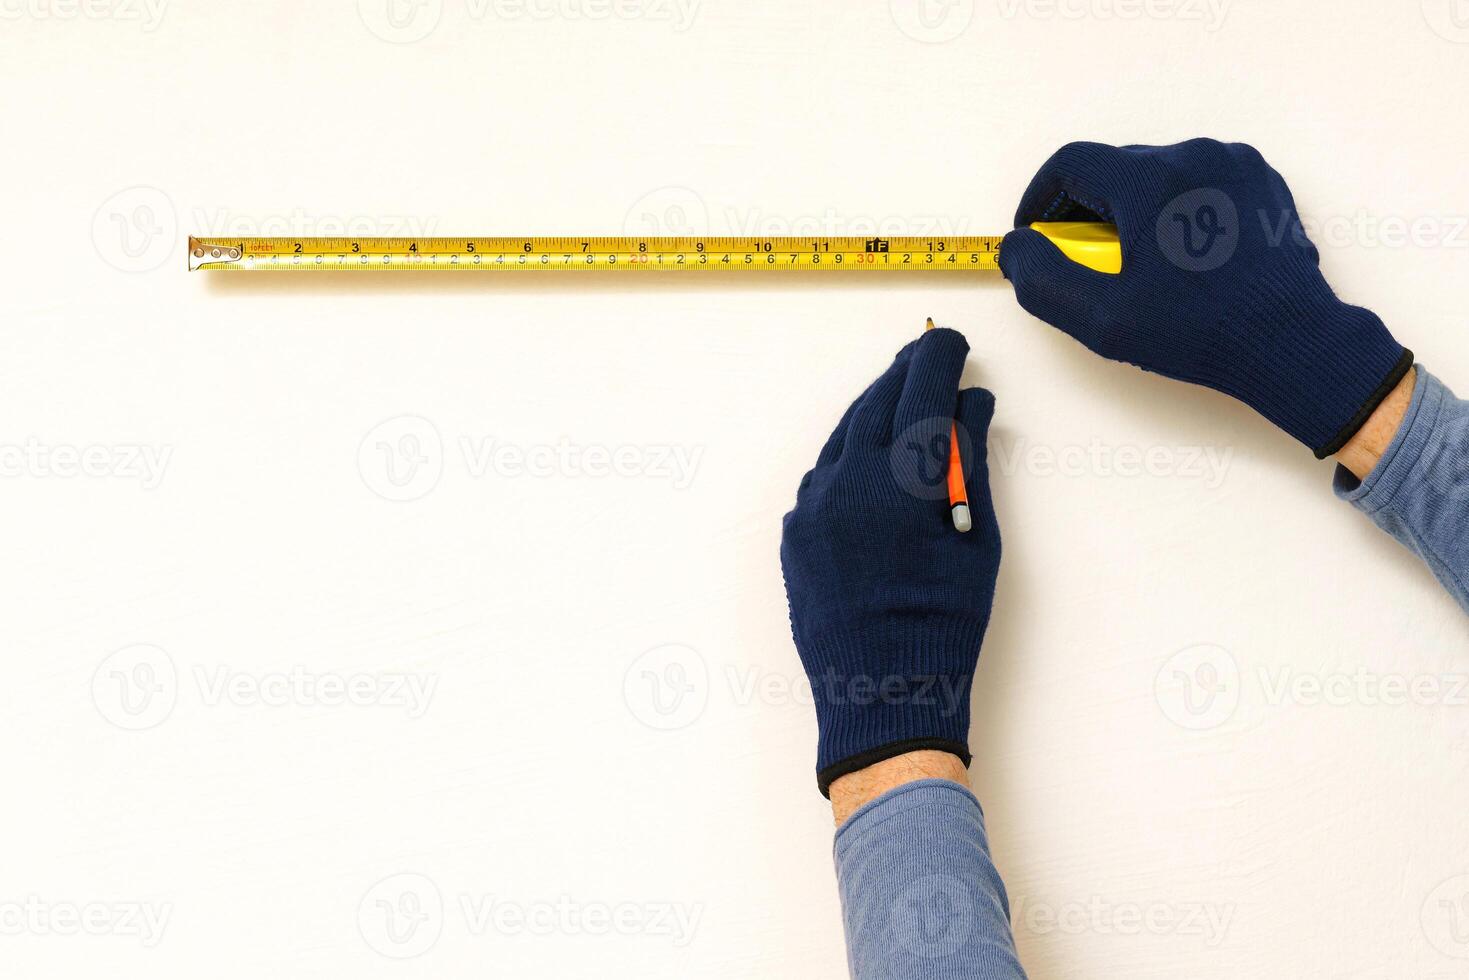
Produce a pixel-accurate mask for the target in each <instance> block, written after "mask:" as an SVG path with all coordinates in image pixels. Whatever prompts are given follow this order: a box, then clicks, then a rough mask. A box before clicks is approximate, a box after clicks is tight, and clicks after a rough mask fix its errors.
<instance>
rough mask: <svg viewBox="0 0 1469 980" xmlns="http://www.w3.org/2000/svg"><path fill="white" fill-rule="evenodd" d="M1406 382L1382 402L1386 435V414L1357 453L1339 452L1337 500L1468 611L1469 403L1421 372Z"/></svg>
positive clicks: (1366, 428) (1366, 431)
mask: <svg viewBox="0 0 1469 980" xmlns="http://www.w3.org/2000/svg"><path fill="white" fill-rule="evenodd" d="M1409 380H1410V379H1404V381H1405V383H1406V382H1408V381H1409ZM1411 381H1412V385H1411V389H1410V390H1404V386H1403V385H1400V386H1399V389H1400V390H1398V391H1395V392H1394V393H1393V395H1392V396H1390V397H1389V399H1388V401H1387V402H1384V405H1383V409H1387V410H1389V412H1390V411H1391V410H1392V409H1391V406H1390V404H1389V403H1392V404H1395V405H1398V406H1400V409H1399V412H1400V415H1399V420H1398V421H1397V423H1396V424H1395V425H1391V426H1390V428H1389V429H1388V431H1391V433H1392V434H1391V437H1390V438H1386V439H1384V431H1383V426H1384V425H1387V424H1388V423H1390V421H1391V415H1390V414H1389V415H1387V416H1384V418H1383V419H1378V420H1377V421H1378V422H1380V423H1382V424H1381V425H1378V426H1375V427H1374V426H1373V423H1372V421H1371V420H1369V423H1368V425H1367V426H1364V427H1363V429H1364V432H1363V433H1359V436H1360V437H1361V439H1360V440H1358V439H1354V440H1353V442H1360V443H1361V444H1360V445H1359V446H1358V447H1357V449H1358V450H1360V452H1353V451H1352V450H1353V447H1352V446H1351V445H1350V444H1349V445H1348V446H1347V447H1345V448H1344V449H1343V451H1342V454H1341V455H1340V456H1339V457H1338V460H1339V462H1341V463H1342V466H1341V468H1339V469H1338V470H1337V472H1336V480H1335V490H1336V494H1337V496H1339V497H1341V498H1342V499H1343V500H1346V501H1348V502H1350V503H1351V504H1352V505H1353V506H1354V507H1356V508H1357V509H1358V510H1360V511H1362V512H1363V513H1365V514H1366V515H1367V516H1368V517H1370V518H1372V520H1373V522H1374V523H1376V524H1377V526H1378V527H1380V528H1382V529H1383V530H1384V531H1386V532H1387V533H1389V534H1391V535H1392V536H1393V537H1395V538H1397V539H1398V540H1399V541H1401V542H1402V543H1403V544H1405V545H1407V546H1408V547H1409V548H1411V549H1412V550H1413V551H1414V552H1415V553H1416V554H1417V555H1418V556H1419V557H1421V558H1422V559H1423V560H1424V562H1425V563H1426V564H1427V565H1428V566H1429V568H1430V569H1432V571H1433V574H1434V575H1435V576H1437V577H1438V580H1439V581H1440V582H1442V583H1443V585H1444V587H1445V588H1446V589H1448V591H1449V592H1450V594H1452V595H1453V597H1454V598H1455V599H1456V600H1457V601H1458V603H1459V605H1460V606H1462V607H1463V608H1464V609H1465V611H1466V612H1469V402H1465V401H1462V400H1460V399H1458V398H1455V397H1454V393H1453V392H1452V391H1450V390H1449V389H1448V388H1447V387H1445V386H1444V384H1443V383H1442V382H1441V381H1439V380H1438V379H1437V378H1435V377H1433V376H1432V375H1431V374H1429V373H1428V372H1426V371H1424V370H1423V368H1422V367H1421V366H1420V367H1418V368H1416V369H1415V375H1414V376H1411ZM1381 412H1382V409H1380V410H1379V413H1378V414H1380V413H1381ZM1374 419H1376V415H1374ZM1369 430H1371V431H1369ZM1384 442H1385V445H1384V444H1383V443H1384Z"/></svg>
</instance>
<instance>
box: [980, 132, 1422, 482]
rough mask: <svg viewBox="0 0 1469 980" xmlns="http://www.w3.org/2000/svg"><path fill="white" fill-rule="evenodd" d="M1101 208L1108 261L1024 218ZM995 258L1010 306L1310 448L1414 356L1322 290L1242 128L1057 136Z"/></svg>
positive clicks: (1339, 434) (1325, 450)
mask: <svg viewBox="0 0 1469 980" xmlns="http://www.w3.org/2000/svg"><path fill="white" fill-rule="evenodd" d="M1098 220H1101V221H1108V222H1112V223H1113V224H1115V225H1117V228H1118V232H1119V235H1120V237H1121V241H1122V272H1121V273H1120V274H1117V275H1108V274H1106V273H1101V272H1095V271H1093V270H1091V269H1088V268H1086V267H1084V266H1081V265H1079V264H1077V263H1075V262H1072V261H1069V260H1068V259H1066V258H1065V257H1064V256H1063V255H1062V254H1061V252H1060V250H1059V249H1057V248H1056V246H1055V245H1053V244H1052V243H1051V242H1050V241H1048V240H1047V239H1046V238H1045V237H1044V236H1042V235H1040V234H1039V233H1037V232H1035V231H1031V230H1029V229H1027V228H1025V226H1026V225H1028V224H1030V223H1031V222H1032V221H1098ZM1015 224H1016V227H1017V229H1018V230H1016V231H1012V232H1011V233H1010V234H1008V235H1006V236H1005V241H1004V244H1003V245H1002V246H1001V248H1000V268H1001V270H1002V271H1003V272H1004V274H1005V278H1007V279H1009V280H1010V281H1011V282H1012V283H1013V284H1014V286H1015V295H1016V298H1017V299H1019V301H1020V305H1021V306H1023V307H1025V309H1027V310H1028V311H1030V312H1031V313H1033V314H1034V315H1035V316H1037V317H1040V318H1041V319H1042V320H1045V321H1046V322H1048V323H1050V324H1052V325H1053V326H1056V327H1059V328H1060V329H1062V330H1064V331H1065V332H1066V333H1069V334H1070V335H1071V336H1073V337H1075V338H1076V339H1077V340H1079V341H1081V342H1082V343H1083V344H1085V345H1086V346H1087V347H1090V348H1091V349H1092V350H1093V351H1095V352H1097V353H1098V354H1101V355H1102V356H1103V357H1109V358H1112V359H1114V360H1119V361H1126V362H1128V363H1130V364H1136V365H1137V366H1138V367H1141V368H1143V369H1145V370H1148V371H1156V372H1157V373H1159V374H1163V375H1167V376H1168V377H1170V378H1176V379H1178V380H1180V381H1191V382H1193V383H1194V384H1201V385H1205V386H1206V387H1209V388H1214V389H1216V390H1218V391H1222V392H1224V393H1225V394H1227V395H1232V396H1234V397H1235V398H1238V399H1239V400H1240V401H1243V402H1244V403H1245V404H1247V405H1249V406H1250V407H1252V408H1254V409H1255V411H1257V412H1259V413H1260V414H1261V415H1263V416H1265V417H1266V418H1267V419H1269V420H1270V421H1271V422H1274V423H1275V424H1276V425H1278V426H1279V427H1280V428H1282V429H1284V430H1285V431H1286V432H1289V433H1290V434H1291V435H1293V436H1295V437H1296V438H1297V439H1299V440H1300V441H1301V442H1303V443H1305V444H1306V445H1307V446H1309V447H1310V448H1311V449H1312V450H1314V451H1315V453H1316V456H1317V458H1318V459H1321V458H1324V457H1326V456H1329V455H1331V454H1332V453H1335V452H1337V451H1338V450H1339V449H1341V447H1342V446H1343V445H1344V444H1345V443H1346V442H1347V440H1348V439H1350V438H1351V437H1352V436H1353V435H1354V434H1355V433H1356V431H1357V430H1358V429H1359V428H1361V426H1362V423H1363V422H1365V421H1366V420H1367V417H1368V416H1369V415H1371V414H1372V412H1373V410H1374V409H1375V408H1376V407H1377V405H1378V404H1379V403H1380V402H1381V401H1382V399H1383V398H1385V397H1386V396H1387V394H1388V393H1389V392H1390V391H1392V389H1393V386H1395V385H1396V384H1397V383H1398V381H1400V380H1401V379H1402V377H1403V375H1404V374H1406V373H1407V371H1408V369H1409V368H1410V367H1412V365H1413V355H1412V352H1411V351H1407V350H1405V349H1403V347H1402V345H1401V344H1399V343H1398V342H1397V341H1396V340H1394V339H1393V337H1392V334H1390V333H1388V330H1387V328H1386V327H1385V326H1383V323H1382V321H1381V320H1380V319H1378V317H1377V315H1376V314H1375V313H1372V312H1371V311H1370V310H1365V309H1362V308H1361V307H1359V306H1349V305H1348V304H1346V303H1343V302H1342V301H1341V300H1339V299H1337V298H1336V295H1335V294H1334V293H1333V292H1332V291H1331V287H1330V286H1328V285H1327V284H1326V280H1325V279H1324V278H1323V277H1322V275H1321V271H1320V269H1318V268H1317V265H1318V263H1319V261H1320V255H1319V253H1318V252H1317V251H1316V247H1315V246H1314V245H1312V244H1311V243H1310V241H1309V240H1307V238H1306V235H1305V232H1304V231H1303V230H1302V228H1301V225H1300V221H1299V219H1298V217H1297V215H1296V206H1295V201H1294V199H1293V198H1292V197H1291V193H1290V189H1289V188H1288V187H1286V185H1285V180H1284V179H1283V178H1282V177H1281V176H1280V174H1278V173H1276V172H1275V170H1273V169H1272V168H1271V167H1270V165H1269V164H1267V163H1266V162H1265V160H1264V158H1263V157H1261V156H1260V154H1259V152H1258V151H1257V150H1255V149H1254V148H1253V147H1250V146H1246V145H1244V144H1243V143H1229V144H1226V143H1219V142H1216V141H1214V140H1203V139H1200V140H1190V141H1189V142H1187V143H1180V144H1178V145H1177V146H1124V147H1115V146H1106V145H1103V144H1101V143H1071V144H1069V145H1067V146H1064V147H1062V148H1061V149H1060V150H1059V151H1058V152H1057V153H1056V155H1055V156H1053V157H1051V159H1050V160H1049V161H1047V162H1046V165H1045V166H1043V167H1042V168H1041V170H1040V173H1038V174H1036V177H1035V179H1034V180H1033V181H1031V184H1030V188H1029V189H1028V190H1026V192H1025V196H1024V198H1023V199H1022V200H1021V202H1020V208H1019V210H1018V211H1017V212H1016V214H1015Z"/></svg>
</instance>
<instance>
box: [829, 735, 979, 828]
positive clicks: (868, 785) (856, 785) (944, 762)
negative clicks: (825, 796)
mask: <svg viewBox="0 0 1469 980" xmlns="http://www.w3.org/2000/svg"><path fill="white" fill-rule="evenodd" d="M920 779H947V780H949V781H950V782H955V783H958V784H960V785H961V786H968V785H969V771H968V770H967V769H965V768H964V762H963V761H962V760H961V759H960V758H959V757H958V756H956V755H954V754H953V753H952V752H941V751H939V750H937V749H919V750H918V751H916V752H905V753H903V754H902V755H895V756H893V757H892V758H891V759H884V760H882V761H881V762H874V763H873V764H872V765H870V766H868V767H867V768H866V769H858V770H857V771H856V772H849V773H847V774H846V775H845V776H843V777H841V778H840V779H838V780H836V781H834V782H833V783H832V784H831V812H832V816H834V817H835V818H836V824H837V826H838V827H840V826H841V825H842V824H843V823H845V822H846V820H847V818H848V817H850V816H851V815H852V814H854V813H856V812H857V811H858V810H859V809H860V808H861V807H862V806H863V805H864V804H867V803H870V802H872V801H873V800H875V799H877V798H878V797H879V796H881V795H882V794H884V793H886V792H887V791H888V790H891V789H896V788H897V787H899V786H902V785H903V784H904V783H912V782H916V781H918V780H920Z"/></svg>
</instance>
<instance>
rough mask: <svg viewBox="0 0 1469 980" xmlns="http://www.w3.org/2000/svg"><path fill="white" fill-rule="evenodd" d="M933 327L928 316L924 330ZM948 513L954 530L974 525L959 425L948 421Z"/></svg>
mask: <svg viewBox="0 0 1469 980" xmlns="http://www.w3.org/2000/svg"><path fill="white" fill-rule="evenodd" d="M932 329H933V317H929V318H928V325H927V326H926V327H924V328H923V330H924V332H925V333H927V332H928V331H930V330H932ZM948 475H949V513H950V514H952V515H953V516H954V530H956V531H959V532H961V533H962V532H964V531H967V530H969V529H970V528H971V527H973V526H974V522H973V520H972V519H971V518H970V516H969V491H968V490H966V489H964V461H963V460H962V459H960V458H959V426H958V425H956V424H955V423H954V422H952V421H951V422H950V423H949V474H948Z"/></svg>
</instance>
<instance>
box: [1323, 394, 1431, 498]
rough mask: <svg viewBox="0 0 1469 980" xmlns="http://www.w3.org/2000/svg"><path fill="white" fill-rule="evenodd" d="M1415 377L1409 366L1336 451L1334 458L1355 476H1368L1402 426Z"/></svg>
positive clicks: (1360, 478) (1358, 477) (1361, 477)
mask: <svg viewBox="0 0 1469 980" xmlns="http://www.w3.org/2000/svg"><path fill="white" fill-rule="evenodd" d="M1417 376H1418V369H1417V368H1416V367H1411V368H1409V369H1408V373H1407V374H1405V375H1403V379H1402V380H1401V381H1399V382H1398V384H1397V387H1395V388H1393V390H1392V391H1391V392H1390V393H1389V394H1388V396H1387V397H1386V398H1384V399H1383V400H1382V404H1381V405H1378V406H1377V411H1375V412H1373V413H1372V414H1371V415H1370V416H1368V418H1367V421H1366V422H1364V423H1362V427H1361V428H1360V429H1358V430H1357V432H1356V434H1355V435H1353V436H1352V437H1351V438H1350V439H1348V440H1347V444H1346V445H1345V446H1342V448H1341V452H1339V453H1337V454H1336V461H1337V462H1338V463H1340V464H1341V465H1343V466H1345V467H1346V468H1347V469H1349V470H1351V471H1352V472H1353V473H1354V474H1356V477H1357V479H1359V480H1365V479H1367V474H1369V473H1371V472H1372V470H1373V468H1374V467H1375V466H1376V465H1377V461H1378V460H1380V459H1381V458H1382V454H1383V453H1385V452H1386V451H1387V447H1388V446H1390V445H1392V441H1393V437H1394V436H1396V435H1397V434H1398V429H1399V428H1401V427H1402V424H1403V417H1404V416H1405V415H1407V414H1408V406H1409V405H1410V404H1411V403H1412V401H1413V384H1414V381H1415V379H1416V378H1417Z"/></svg>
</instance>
